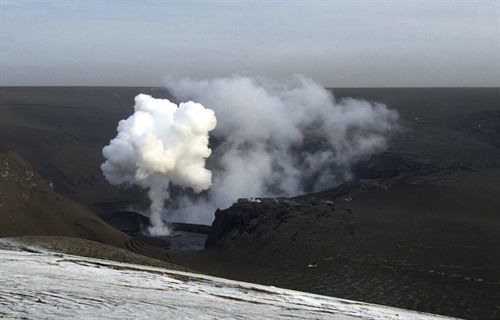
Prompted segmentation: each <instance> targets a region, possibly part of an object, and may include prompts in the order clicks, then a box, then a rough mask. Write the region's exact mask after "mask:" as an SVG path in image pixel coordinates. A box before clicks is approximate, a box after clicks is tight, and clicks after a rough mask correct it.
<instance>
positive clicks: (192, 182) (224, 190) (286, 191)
mask: <svg viewBox="0 0 500 320" xmlns="http://www.w3.org/2000/svg"><path fill="white" fill-rule="evenodd" d="M167 88H168V90H169V92H171V93H172V94H173V95H174V96H175V97H176V98H177V99H178V100H179V101H190V100H192V101H197V102H200V103H202V104H204V105H206V106H209V107H210V108H212V109H213V110H214V111H215V114H216V115H217V122H218V124H217V127H216V128H215V125H216V119H215V116H214V113H213V112H212V111H211V110H209V109H206V108H204V107H203V106H202V105H201V104H197V103H194V102H187V103H181V104H180V105H179V107H177V106H176V105H175V104H173V103H171V102H169V101H168V100H159V99H153V98H151V97H149V96H146V95H139V96H137V97H136V104H135V113H134V115H132V116H131V117H130V118H128V119H127V120H123V121H121V122H120V124H119V126H118V136H117V137H116V138H115V139H113V140H112V141H111V143H110V145H109V146H107V147H105V148H104V150H103V154H104V156H105V157H106V159H107V161H106V162H105V163H104V164H103V165H102V170H103V172H104V174H105V176H106V178H107V179H108V181H109V182H111V183H113V184H120V183H128V184H137V185H139V186H142V187H144V188H149V197H150V199H151V222H152V225H153V227H152V228H151V230H150V232H151V233H153V234H162V233H165V230H166V228H165V227H164V225H163V222H162V214H163V215H167V216H165V217H163V218H164V219H167V218H168V220H171V221H183V222H194V223H211V221H212V220H213V217H214V211H215V210H216V209H217V208H226V207H228V206H230V205H231V204H232V203H233V202H234V201H236V200H237V199H238V198H249V197H259V196H260V197H262V196H277V195H279V196H290V195H296V194H300V193H303V192H308V191H316V190H320V189H324V188H327V187H332V186H335V185H338V184H339V183H342V182H343V181H346V180H348V179H350V178H351V170H350V169H351V166H352V164H353V163H355V162H356V161H358V160H360V159H363V158H366V157H368V156H370V155H372V154H374V153H376V152H380V151H382V150H384V148H386V144H387V136H388V134H389V133H390V132H391V131H393V130H394V129H395V128H396V127H397V122H398V114H397V113H396V112H395V111H392V110H389V109H388V108H387V107H386V106H385V105H382V104H378V103H370V102H367V101H362V100H356V99H342V100H336V99H335V98H334V97H333V95H332V94H331V93H330V92H329V91H327V90H326V89H324V88H323V87H321V86H320V85H318V84H317V83H315V82H314V81H313V80H311V79H309V78H306V77H303V76H297V77H294V78H293V79H291V80H290V81H287V82H284V83H277V82H273V81H271V80H268V79H256V78H250V77H242V76H232V77H227V78H216V79H211V80H203V81H195V80H191V79H181V80H173V79H170V80H167ZM214 128H215V129H214ZM211 130H213V131H212V132H211V134H210V135H211V141H210V146H211V148H212V149H213V150H214V152H213V154H212V155H211V156H210V152H211V151H210V149H209V148H208V133H209V131H211ZM209 156H210V158H208V157H209ZM207 158H208V161H207V167H208V168H209V169H210V170H211V171H212V173H213V183H212V185H211V182H212V175H211V172H210V171H208V170H207V169H205V159H207ZM171 184H172V185H177V186H179V187H181V188H184V189H186V188H190V189H192V190H193V191H194V193H198V192H200V191H203V190H207V189H208V188H209V187H210V188H209V189H208V190H207V191H205V192H201V193H200V194H194V193H193V192H191V191H189V190H187V192H183V193H180V194H181V195H177V196H175V197H174V198H173V199H170V201H169V204H168V208H167V210H166V212H167V214H164V213H163V206H164V205H165V200H166V199H168V197H169V187H170V188H171V187H172V186H171Z"/></svg>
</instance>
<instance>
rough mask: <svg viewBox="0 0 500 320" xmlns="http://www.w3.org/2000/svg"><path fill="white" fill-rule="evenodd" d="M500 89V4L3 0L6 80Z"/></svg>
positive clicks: (0, 20)
mask: <svg viewBox="0 0 500 320" xmlns="http://www.w3.org/2000/svg"><path fill="white" fill-rule="evenodd" d="M232 73H242V74H250V75H265V76H271V77H275V78H285V77H289V76H290V75H292V74H294V73H302V74H305V75H308V76H310V77H312V78H313V79H316V80H318V81H319V82H321V83H322V84H324V85H325V86H336V87H340V86H344V87H346V86H347V87H365V86H369V87H377V86H500V0H492V1H444V0H441V1H440V0H435V1H297V2H292V1H279V2H278V1H275V2H268V1H266V2H257V1H253V2H244V1H198V2H189V1H89V0H81V1H76V0H75V1H69V0H68V1H63V0H60V1H55V0H54V1H19V0H0V85H161V83H162V78H163V77H164V76H165V75H172V74H173V75H176V76H190V77H195V78H201V77H212V76H220V75H227V74H232Z"/></svg>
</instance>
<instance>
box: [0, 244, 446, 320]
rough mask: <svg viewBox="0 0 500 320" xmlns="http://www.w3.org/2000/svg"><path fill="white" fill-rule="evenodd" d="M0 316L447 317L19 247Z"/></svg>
mask: <svg viewBox="0 0 500 320" xmlns="http://www.w3.org/2000/svg"><path fill="white" fill-rule="evenodd" d="M0 317H3V318H7V319H17V318H22V319H292V318H293V319H297V318H298V319H445V318H444V317H439V316H434V315H429V314H423V313H417V312H412V311H407V310H401V309H396V308H390V307H383V306H378V305H371V304H367V303H362V302H355V301H349V300H343V299H336V298H332V297H326V296H320V295H314V294H308V293H303V292H298V291H292V290H285V289H279V288H275V287H268V286H261V285H256V284H250V283H244V282H237V281H230V280H225V279H220V278H214V277H208V276H203V275H198V274H192V273H186V272H179V271H172V270H168V269H161V268H153V267H147V266H139V265H132V264H125V263H119V262H112V261H107V260H98V259H91V258H84V257H77V256H71V255H63V254H58V253H51V252H38V253H37V252H26V251H19V250H17V251H13V250H0ZM448 319H449V318H448Z"/></svg>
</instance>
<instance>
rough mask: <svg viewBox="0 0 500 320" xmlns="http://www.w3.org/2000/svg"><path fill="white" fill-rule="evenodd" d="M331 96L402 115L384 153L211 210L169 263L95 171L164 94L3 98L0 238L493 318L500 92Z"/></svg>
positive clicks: (25, 91) (129, 197)
mask: <svg viewBox="0 0 500 320" xmlns="http://www.w3.org/2000/svg"><path fill="white" fill-rule="evenodd" d="M332 91H333V93H334V94H335V96H336V98H338V99H340V98H343V97H355V98H362V99H367V100H371V101H377V102H382V103H385V104H387V105H388V106H389V107H390V108H392V109H396V110H397V111H398V112H399V114H400V117H401V130H400V131H399V132H397V133H395V134H394V135H393V136H392V137H391V140H390V144H389V148H388V149H387V150H386V152H384V153H382V154H379V155H375V156H373V157H372V158H370V159H365V160H363V161H362V162H360V163H358V164H356V165H355V167H354V168H353V176H354V180H353V181H352V182H348V183H346V184H344V185H341V186H340V187H337V188H333V189H329V190H325V191H322V192H319V193H314V194H308V195H303V196H299V197H295V198H288V199H286V198H275V199H268V198H262V199H260V200H259V201H260V202H250V201H246V200H241V201H239V202H238V203H236V204H234V205H233V206H232V207H231V208H228V209H226V210H219V211H218V212H217V213H215V221H214V223H213V226H212V228H211V230H206V229H203V228H202V229H203V232H202V233H206V232H208V238H207V241H206V250H202V251H178V250H174V249H175V248H176V246H175V245H174V246H171V248H170V249H169V244H168V241H169V240H168V239H167V240H161V239H148V238H145V237H140V236H138V234H137V232H138V230H140V229H139V227H137V229H135V228H134V226H135V225H137V224H141V223H144V218H143V217H142V216H138V215H137V214H135V213H134V212H132V211H130V208H131V207H132V206H133V205H144V204H145V203H146V198H145V196H144V192H142V191H140V190H137V189H122V188H116V187H112V186H110V185H109V184H108V183H107V182H106V181H105V180H104V178H103V177H102V174H101V172H100V169H99V165H100V164H101V162H102V161H103V158H102V155H101V149H102V147H103V146H104V145H106V144H107V143H108V142H109V139H110V138H112V137H114V136H115V133H116V126H117V123H118V121H119V120H120V119H123V118H125V117H127V116H128V115H129V114H130V113H131V112H132V105H133V97H134V96H135V95H136V94H138V93H140V92H145V93H150V94H153V95H155V96H157V97H169V95H168V93H167V92H166V91H165V90H163V89H159V88H111V87H106V88H93V87H19V88H16V87H3V88H0V147H1V148H2V149H4V150H3V151H2V152H1V157H0V160H1V161H2V162H1V163H0V173H2V174H3V175H5V177H3V176H2V177H0V179H3V180H5V181H7V182H8V184H7V183H6V182H5V181H3V180H2V183H3V185H0V219H1V220H0V236H32V235H43V236H57V237H62V236H64V237H73V238H80V239H84V240H85V241H87V240H91V241H97V242H100V243H101V244H100V245H111V246H114V247H117V248H121V249H126V250H130V251H133V252H134V253H139V254H143V255H147V256H149V257H153V258H155V259H159V260H164V261H169V262H174V263H177V264H181V265H183V266H185V267H188V268H191V269H195V270H199V271H202V272H205V273H209V274H214V275H219V276H224V277H230V278H235V279H238V280H246V281H253V282H258V283H265V284H272V285H275V286H282V287H287V288H292V289H298V290H304V291H309V292H315V293H321V294H327V295H333V296H337V297H343V298H349V299H355V300H363V301H368V302H374V303H380V304H386V305H392V306H398V307H402V308H409V309H415V310H420V311H427V312H433V313H439V314H445V315H452V316H457V317H463V318H467V319H499V318H500V196H499V195H500V89H499V88H434V89H431V88H404V89H403V88H398V89H395V88H384V89H333V90H332ZM7 149H9V150H11V151H10V152H7V151H6V150H7ZM15 153H17V154H19V155H20V156H21V157H22V158H24V159H26V160H27V161H28V162H29V163H30V164H31V166H32V167H33V168H31V167H30V166H29V164H28V163H26V162H25V160H24V159H22V158H21V157H19V156H17V155H15ZM5 161H7V162H8V163H9V165H7V167H6V165H5ZM10 168H16V170H15V171H12V170H10ZM6 170H7V171H8V174H6V173H5V172H6ZM9 170H10V171H9ZM13 172H14V173H13ZM37 173H38V174H39V175H40V176H38V174H37ZM42 178H43V179H44V180H45V181H43V180H42ZM33 184H35V185H33ZM118 210H129V211H127V212H124V213H123V214H117V211H118ZM121 217H123V218H121ZM101 219H102V220H101ZM106 222H108V223H109V224H111V225H112V226H114V227H115V228H113V227H112V226H110V225H108V224H106ZM184 228H186V227H184ZM187 228H188V229H187V231H190V232H191V231H192V232H194V233H196V232H198V231H199V230H198V231H197V230H195V229H196V228H194V227H193V229H189V227H187ZM117 229H120V230H121V231H123V232H121V231H119V230H117ZM200 230H201V229H200ZM184 231H186V229H184ZM184 231H183V232H184ZM127 233H128V234H127ZM138 238H140V239H138ZM61 239H62V238H61ZM61 241H62V242H61ZM64 241H66V240H64ZM64 241H63V240H60V241H59V244H58V245H59V246H63V245H62V244H61V243H63V242H64ZM79 241H80V240H79ZM79 241H76V240H75V241H70V242H68V241H67V242H64V243H68V245H67V246H66V250H67V251H68V250H69V251H70V252H73V253H78V252H79V251H80V252H86V253H87V252H88V244H87V242H85V245H83V244H82V242H79ZM81 241H83V240H81ZM69 243H70V244H69ZM68 246H71V247H72V248H70V249H68V248H67V247H68ZM84 247H85V250H84V249H83V248H84ZM97 251H99V250H97ZM102 251H103V252H104V251H106V250H105V249H102ZM92 255H99V252H97V253H96V252H92ZM117 256H119V257H120V258H119V259H124V255H123V252H122V251H120V252H119V254H118V253H117ZM108 258H109V257H108ZM111 258H113V257H111ZM115 259H117V258H115ZM134 259H137V255H136V256H134ZM145 259H146V258H145ZM148 259H149V258H148ZM146 260H147V259H146ZM153 260H154V259H151V261H149V260H148V261H145V262H144V263H158V260H154V261H156V262H152V261H153Z"/></svg>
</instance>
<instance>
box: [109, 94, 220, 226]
mask: <svg viewBox="0 0 500 320" xmlns="http://www.w3.org/2000/svg"><path fill="white" fill-rule="evenodd" d="M134 110H135V112H134V114H133V115H131V116H130V117H129V118H128V119H126V120H122V121H120V123H119V125H118V135H117V136H116V138H114V139H113V140H111V142H110V144H109V145H108V146H106V147H104V149H103V155H104V157H105V158H106V162H105V163H104V164H102V166H101V169H102V172H103V173H104V176H105V177H106V179H107V180H108V181H109V182H110V183H111V184H116V185H117V184H122V183H125V184H130V185H133V184H135V185H139V186H141V187H143V188H148V189H149V191H148V196H149V198H150V200H151V207H150V210H151V213H150V220H151V224H152V226H151V227H150V228H149V232H150V233H151V234H153V235H164V234H168V228H167V227H166V226H165V225H164V223H163V221H162V212H163V206H164V203H165V200H166V199H168V198H169V187H170V183H172V184H174V185H177V186H180V187H182V188H191V189H192V190H193V191H194V192H195V193H199V192H201V191H203V190H206V189H208V188H209V187H210V185H211V184H212V173H211V172H210V171H209V170H207V169H206V168H205V159H206V158H208V157H209V156H210V153H211V150H210V149H209V148H208V133H209V131H211V130H213V129H214V128H215V125H216V119H215V115H214V112H213V111H212V110H210V109H206V108H205V107H203V106H202V105H201V104H198V103H194V102H191V101H190V102H185V103H181V104H179V106H177V105H176V104H174V103H171V102H170V101H168V100H162V99H154V98H152V97H150V96H148V95H145V94H140V95H138V96H137V97H136V98H135V106H134Z"/></svg>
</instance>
